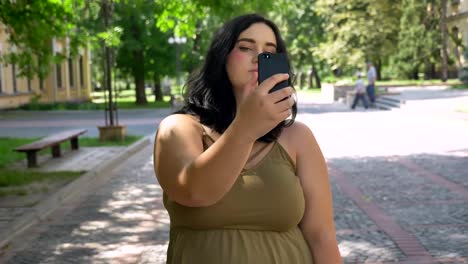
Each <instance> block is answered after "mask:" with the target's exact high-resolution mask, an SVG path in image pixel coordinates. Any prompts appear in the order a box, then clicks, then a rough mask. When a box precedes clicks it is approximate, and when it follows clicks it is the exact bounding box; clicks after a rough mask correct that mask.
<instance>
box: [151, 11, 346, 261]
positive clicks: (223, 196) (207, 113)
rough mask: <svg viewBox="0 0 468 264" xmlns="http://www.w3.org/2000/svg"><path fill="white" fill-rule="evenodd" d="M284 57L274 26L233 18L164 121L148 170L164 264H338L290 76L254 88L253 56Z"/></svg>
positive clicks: (320, 179) (316, 151) (326, 202)
mask: <svg viewBox="0 0 468 264" xmlns="http://www.w3.org/2000/svg"><path fill="white" fill-rule="evenodd" d="M264 52H270V53H285V54H286V55H287V51H286V46H285V43H284V41H283V39H282V37H281V35H280V33H279V30H278V28H277V26H276V25H275V24H274V23H273V22H271V21H270V20H267V19H265V18H264V17H262V16H259V15H256V14H250V15H243V16H239V17H236V18H234V19H232V20H230V21H228V22H227V23H226V24H224V25H223V26H222V27H221V28H220V29H219V30H218V31H217V33H216V34H215V36H214V37H213V40H212V43H211V46H210V48H209V50H208V54H207V56H206V60H205V63H204V65H203V67H202V69H201V70H200V71H199V72H198V73H195V74H194V75H192V76H191V77H190V78H189V80H188V84H187V85H188V95H187V96H186V99H185V105H184V106H183V108H182V109H181V110H180V111H178V112H177V113H176V114H174V115H171V116H169V117H167V118H166V119H164V120H163V121H162V122H161V124H160V126H159V129H158V132H157V135H156V139H155V145H154V169H155V173H156V177H157V179H158V181H159V183H160V185H161V187H162V189H163V191H164V195H163V201H164V205H165V208H166V209H167V211H168V213H169V216H170V223H171V224H170V242H169V246H168V251H167V263H169V264H175V263H177V264H184V263H185V264H186V263H203V264H211V263H224V264H234V263H244V264H266V263H268V264H279V263H295V264H305V263H341V257H340V253H339V250H338V246H337V241H336V234H335V233H336V232H335V225H334V220H333V207H332V195H331V189H330V184H329V178H328V170H327V165H326V163H325V159H324V157H323V155H322V152H321V150H320V147H319V145H318V143H317V141H316V140H315V137H314V135H313V133H312V132H311V131H310V129H309V128H308V127H307V126H306V125H304V124H302V123H299V122H295V121H294V119H295V116H296V113H297V104H296V102H295V100H294V92H295V91H294V89H293V87H286V88H284V89H281V90H277V91H275V92H272V93H269V91H270V89H271V88H272V87H273V86H274V85H275V84H276V83H279V82H281V81H284V80H287V79H288V78H289V75H290V74H291V73H290V74H277V75H273V76H272V77H270V78H269V79H267V80H265V81H264V82H262V83H261V84H258V54H259V53H264Z"/></svg>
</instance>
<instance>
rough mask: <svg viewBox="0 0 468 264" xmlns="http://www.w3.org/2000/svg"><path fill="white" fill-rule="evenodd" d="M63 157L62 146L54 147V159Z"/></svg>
mask: <svg viewBox="0 0 468 264" xmlns="http://www.w3.org/2000/svg"><path fill="white" fill-rule="evenodd" d="M61 155H62V153H61V152H60V145H55V146H52V157H54V158H58V157H60V156H61Z"/></svg>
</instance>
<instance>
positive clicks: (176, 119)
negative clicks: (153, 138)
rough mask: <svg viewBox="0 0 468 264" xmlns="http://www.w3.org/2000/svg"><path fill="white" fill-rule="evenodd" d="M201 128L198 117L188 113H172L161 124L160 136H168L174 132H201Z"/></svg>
mask: <svg viewBox="0 0 468 264" xmlns="http://www.w3.org/2000/svg"><path fill="white" fill-rule="evenodd" d="M201 130H202V129H201V125H200V122H199V119H198V117H196V116H193V115H188V114H172V115H170V116H167V117H166V118H164V119H163V120H162V121H161V123H160V124H159V128H158V137H159V138H167V137H171V136H172V135H174V134H179V133H182V134H186V133H193V132H200V131H201Z"/></svg>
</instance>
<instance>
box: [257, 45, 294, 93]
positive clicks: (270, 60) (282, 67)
mask: <svg viewBox="0 0 468 264" xmlns="http://www.w3.org/2000/svg"><path fill="white" fill-rule="evenodd" d="M278 73H289V63H288V59H287V57H286V54H284V53H260V54H258V83H259V84H260V83H262V82H263V81H264V80H265V79H268V78H269V77H270V76H272V75H275V74H278ZM290 78H291V77H289V79H287V80H284V81H282V82H279V83H277V84H276V85H275V86H274V87H273V88H272V89H271V90H270V93H272V92H274V91H277V90H279V89H283V88H286V87H288V86H290V82H289V80H290Z"/></svg>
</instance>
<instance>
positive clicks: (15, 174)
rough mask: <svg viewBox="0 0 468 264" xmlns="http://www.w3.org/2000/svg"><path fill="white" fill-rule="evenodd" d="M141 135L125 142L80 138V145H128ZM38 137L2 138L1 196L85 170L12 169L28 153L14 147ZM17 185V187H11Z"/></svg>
mask: <svg viewBox="0 0 468 264" xmlns="http://www.w3.org/2000/svg"><path fill="white" fill-rule="evenodd" d="M141 138H142V137H141V136H127V137H126V139H125V141H123V142H120V141H119V142H101V141H99V139H98V138H87V137H83V138H80V139H79V141H80V146H82V147H98V146H128V145H130V144H132V143H134V142H136V141H137V140H139V139H141ZM35 140H37V138H0V196H5V195H26V194H27V189H26V188H16V187H21V186H26V185H28V184H31V183H34V182H40V181H57V180H60V181H63V180H72V179H74V178H76V177H78V176H80V175H81V174H83V173H84V172H67V171H59V172H38V171H33V170H24V171H19V170H12V169H9V168H8V166H9V165H10V164H13V163H16V162H18V161H20V160H24V159H25V157H26V155H25V154H24V153H19V152H15V151H13V149H14V148H16V147H19V146H21V145H23V144H27V143H31V142H33V141H35ZM61 147H62V149H63V150H69V149H70V144H69V143H68V142H67V143H63V144H61ZM40 154H47V155H50V149H44V150H42V151H40V152H39V155H40ZM11 187H15V188H11Z"/></svg>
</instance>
